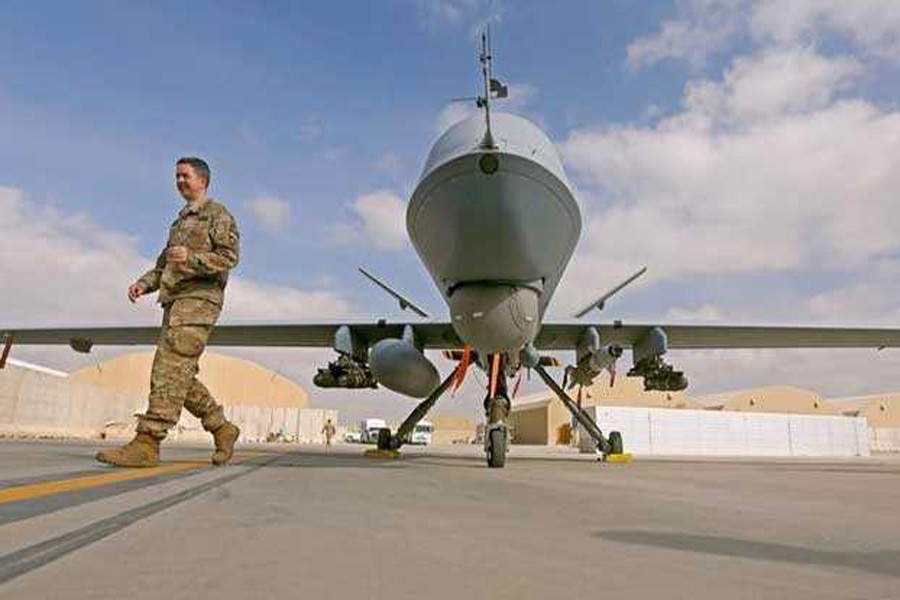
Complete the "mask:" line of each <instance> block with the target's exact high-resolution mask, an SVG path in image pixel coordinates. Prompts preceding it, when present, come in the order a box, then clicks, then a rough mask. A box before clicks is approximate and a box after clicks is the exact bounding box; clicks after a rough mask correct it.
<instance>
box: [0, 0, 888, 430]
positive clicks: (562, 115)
mask: <svg viewBox="0 0 900 600" xmlns="http://www.w3.org/2000/svg"><path fill="white" fill-rule="evenodd" d="M0 11H2V13H0V14H2V18H0V243H2V244H3V248H2V250H0V282H2V284H3V285H2V288H0V289H2V293H0V323H2V326H4V327H6V326H10V327H17V326H62V325H84V326H89V325H101V324H102V325H111V324H119V325H139V324H140V325H144V324H153V323H156V322H158V321H159V318H160V311H159V308H158V306H155V305H154V304H153V302H152V301H149V300H145V301H143V302H142V303H140V304H139V305H137V306H132V305H131V304H129V303H128V302H127V300H126V298H125V290H126V288H127V286H128V284H130V283H131V282H132V281H133V280H134V279H135V278H136V277H137V276H139V275H140V274H141V273H142V272H143V271H144V270H146V269H147V268H149V266H150V264H151V262H152V259H153V258H154V257H155V256H156V254H157V253H158V252H159V250H160V249H161V247H162V246H163V244H164V243H165V234H166V231H167V227H168V224H169V223H170V222H171V220H172V219H173V218H174V216H175V213H176V212H177V210H178V209H179V208H180V206H181V204H182V200H181V199H180V198H179V197H178V195H177V193H176V191H175V189H174V186H173V170H174V162H175V160H176V159H177V158H178V157H180V156H183V155H199V156H202V157H204V158H206V159H207V160H208V161H209V163H210V164H211V166H212V170H213V181H212V187H211V194H212V195H213V196H214V197H215V198H217V199H218V200H220V201H221V202H223V203H224V204H225V205H226V206H227V207H228V208H229V209H230V210H231V212H232V213H233V214H234V215H235V217H236V219H237V221H238V224H239V227H240V229H241V234H242V258H241V264H240V265H239V267H238V269H237V271H236V272H235V274H234V278H233V280H232V283H231V284H230V286H229V290H228V299H227V307H226V310H225V312H224V313H223V317H222V322H297V321H312V320H327V321H340V320H342V319H348V320H351V319H352V320H363V319H366V320H368V319H377V318H382V317H383V318H387V319H389V320H393V321H403V322H415V321H416V320H417V317H415V316H414V315H412V314H411V313H403V312H401V311H400V310H399V309H398V307H397V306H396V303H395V302H393V301H392V300H391V299H390V298H388V297H387V296H386V295H384V294H383V293H382V292H381V291H379V290H378V289H377V288H375V287H374V286H372V285H371V284H370V283H369V282H367V281H366V280H364V279H363V278H362V277H361V276H360V275H359V274H358V272H357V270H356V269H357V267H359V266H364V267H368V268H369V269H371V270H372V271H374V272H375V273H377V274H379V275H381V276H382V277H384V278H385V279H387V280H388V281H390V282H391V283H393V284H394V285H395V286H396V287H398V288H400V289H401V290H403V291H405V292H406V293H407V294H408V295H410V296H411V297H412V298H413V299H415V300H416V301H417V303H418V304H420V305H422V306H423V307H425V308H426V309H428V311H429V312H430V313H431V314H432V315H433V317H434V318H435V319H444V318H446V316H447V310H446V307H444V306H443V303H442V301H441V298H440V295H439V294H438V292H437V290H436V289H435V288H434V286H433V284H432V282H431V280H430V278H429V277H428V275H427V272H426V271H425V269H424V267H423V266H422V265H421V264H420V263H419V261H418V258H417V256H416V254H415V251H414V250H413V248H412V246H411V245H410V243H409V241H408V239H407V235H406V231H405V225H404V223H405V217H404V214H405V206H406V202H407V199H408V197H409V195H410V193H411V191H412V189H413V188H414V186H415V183H416V180H417V177H418V175H419V170H420V169H421V167H422V164H423V162H424V159H425V156H426V155H427V152H428V150H429V148H430V146H431V144H432V143H433V142H434V141H435V139H436V138H437V136H438V135H439V134H440V132H441V131H442V130H443V128H445V127H446V126H448V125H449V124H452V123H453V122H454V121H455V120H458V119H460V118H463V117H465V116H466V115H467V114H470V113H471V111H472V110H473V107H471V106H469V105H467V104H465V103H459V102H452V99H453V98H458V97H465V96H472V95H475V94H476V93H477V91H478V86H479V71H478V63H477V40H478V33H479V31H480V30H481V29H482V28H483V27H484V25H485V24H487V23H490V24H491V28H492V36H493V41H494V54H495V74H496V75H497V76H498V77H499V78H501V79H503V80H504V81H506V82H507V83H509V84H510V90H511V93H510V98H509V99H508V100H506V101H503V102H505V105H504V106H501V107H500V109H502V110H507V111H510V112H515V113H518V114H521V115H523V116H525V117H527V118H529V119H531V120H533V121H534V122H535V123H537V124H538V125H539V126H540V127H541V128H542V129H544V130H545V131H546V132H547V134H548V135H549V136H550V137H551V139H552V140H554V142H555V143H556V144H557V149H558V150H559V152H560V155H561V157H562V160H563V164H564V166H565V168H566V170H567V173H568V175H569V178H570V179H571V181H572V184H573V186H574V188H575V190H576V194H577V197H578V201H579V203H580V206H581V210H582V214H583V218H584V227H583V231H582V237H581V241H580V243H579V246H578V248H577V249H576V252H575V255H574V257H573V260H572V262H571V264H570V266H569V269H568V270H567V272H566V275H565V277H564V279H563V281H562V284H561V285H560V288H559V290H558V292H557V294H556V296H555V297H554V300H553V303H552V305H551V308H550V318H552V319H559V320H568V319H570V318H571V315H572V313H573V312H574V311H575V310H576V309H578V308H580V307H581V306H582V305H583V304H585V303H586V302H588V301H589V300H590V299H591V298H593V297H596V296H597V295H599V293H601V292H603V291H604V290H605V289H607V288H609V287H611V286H612V285H614V284H615V283H617V282H618V281H619V280H620V279H621V278H623V277H624V276H626V275H627V274H629V273H630V272H632V271H634V270H636V269H637V268H639V267H641V266H643V265H647V266H648V267H649V271H648V274H647V275H646V276H644V277H643V278H642V279H641V280H639V282H637V283H636V284H634V285H633V286H632V287H630V288H629V289H628V290H627V291H625V292H623V293H622V294H621V295H620V296H617V297H616V298H615V299H614V300H612V301H611V302H609V303H608V305H607V307H606V309H605V310H604V311H603V313H594V314H592V315H591V317H590V319H592V320H594V321H609V320H612V319H622V320H624V321H625V322H645V323H660V324H662V323H672V322H678V323H739V324H804V325H845V326H884V327H896V326H900V304H898V299H900V240H898V235H897V230H898V225H900V203H898V202H897V199H896V190H897V189H900V169H898V166H900V110H898V97H900V77H898V74H900V73H898V70H900V69H898V67H900V3H898V2H895V1H893V0H884V1H880V0H857V1H855V2H845V1H844V0H782V1H779V2H774V1H771V0H759V1H750V0H734V1H723V0H684V1H676V2H666V1H653V0H646V1H643V2H640V3H634V2H627V1H624V0H610V1H607V2H593V1H576V0H564V1H562V2H554V3H549V2H541V1H525V0H522V1H514V0H493V1H492V2H486V1H481V0H382V1H380V2H363V1H361V0H355V1H351V0H347V1H333V2H304V3H292V2H286V1H285V2H278V1H270V2H237V1H235V2H228V1H218V2H204V1H202V0H197V1H195V2H192V3H190V4H189V5H185V4H184V3H180V2H156V3H149V4H148V3H122V2H112V1H109V2H103V1H86V2H81V3H78V4H77V5H75V4H73V3H68V2H42V1H28V2H25V1H21V2H20V1H16V0H12V1H10V2H5V3H4V4H3V8H2V9H0ZM120 352H122V349H121V348H97V349H95V351H94V352H93V353H92V355H90V356H81V355H75V354H74V353H72V352H71V351H69V350H68V349H61V348H36V347H31V348H28V347H24V346H23V347H17V348H16V350H15V354H14V355H15V356H16V357H17V358H21V359H23V360H29V361H32V362H38V363H41V364H45V365H48V366H51V367H54V368H60V369H64V370H71V369H74V368H78V367H80V366H87V365H93V364H96V363H97V362H99V361H102V360H105V359H107V358H110V357H112V356H115V355H116V354H118V353H120ZM228 353H231V354H235V355H239V356H242V357H245V358H250V359H253V360H257V361H259V362H260V363H262V364H264V365H265V366H267V367H269V368H272V369H274V370H277V371H278V372H279V373H282V374H284V375H286V376H289V377H293V378H295V379H297V380H298V381H299V382H300V383H301V384H302V385H303V386H304V388H306V389H307V390H308V391H309V392H310V394H311V399H312V403H313V405H316V406H332V407H336V408H339V409H341V410H342V412H343V414H344V416H345V418H347V419H355V418H361V417H364V416H374V415H375V414H377V415H384V416H387V417H389V418H397V417H400V416H402V415H403V414H404V413H405V412H406V411H408V410H409V409H410V408H411V407H412V405H413V402H412V401H410V400H409V399H403V398H400V397H398V396H396V395H393V394H388V393H385V392H361V393H351V392H346V391H322V390H316V389H315V388H314V387H313V386H312V384H311V374H312V373H313V372H314V368H315V366H324V364H325V363H326V362H327V361H328V360H329V358H330V355H331V353H330V352H325V351H321V350H315V351H312V350H259V349H235V350H230V351H228ZM434 358H435V362H436V364H437V365H438V367H439V369H441V371H442V372H444V373H446V372H448V371H449V370H450V369H451V368H452V364H450V363H448V362H447V361H445V360H443V359H441V358H439V357H437V356H435V357H434ZM669 358H670V359H671V360H672V362H674V363H675V365H676V366H677V367H678V368H681V369H684V370H685V371H686V372H687V373H688V375H689V376H690V378H691V381H692V388H691V391H693V392H694V393H698V394H706V393H712V392H717V391H725V390H729V389H736V388H741V387H747V386H756V385H766V384H790V385H799V386H803V387H807V388H809V389H812V390H814V391H816V392H818V393H820V394H822V395H824V396H826V397H836V396H846V395H854V394H865V393H876V392H879V391H885V390H896V389H898V388H900V381H898V377H897V368H896V367H897V362H898V360H900V356H898V354H897V352H896V351H891V350H884V351H882V352H875V351H872V350H853V351H823V350H802V351H801V350H790V351H787V350H780V351H735V350H729V351H704V352H671V353H670V355H669ZM480 384H481V382H479V380H478V377H477V376H475V377H472V380H471V381H470V382H469V383H467V385H466V387H464V388H463V390H461V392H460V393H458V394H457V395H456V396H454V397H453V398H448V399H446V401H444V402H442V403H440V404H439V409H438V410H439V411H441V412H454V413H459V412H464V413H466V414H472V415H475V414H477V412H478V406H480V403H481V395H482V394H483V392H482V391H481V390H480V387H479V386H480ZM530 389H533V390H535V389H537V388H536V387H534V384H532V386H530Z"/></svg>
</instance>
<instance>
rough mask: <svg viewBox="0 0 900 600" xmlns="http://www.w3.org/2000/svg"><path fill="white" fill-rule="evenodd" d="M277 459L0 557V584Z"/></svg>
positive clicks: (250, 466) (249, 466)
mask: <svg viewBox="0 0 900 600" xmlns="http://www.w3.org/2000/svg"><path fill="white" fill-rule="evenodd" d="M276 458H277V457H272V458H271V459H270V460H267V461H265V462H261V463H259V464H256V465H248V467H247V468H246V469H245V470H242V471H241V472H239V473H233V474H231V475H226V476H224V477H220V478H218V479H214V480H213V481H208V482H206V483H203V484H200V485H198V486H195V487H192V488H188V489H186V490H184V491H182V492H179V493H177V494H173V495H171V496H168V497H166V498H162V499H161V500H157V501H155V502H151V503H149V504H145V505H144V506H139V507H137V508H133V509H131V510H127V511H125V512H122V513H119V514H117V515H114V516H112V517H109V518H106V519H102V520H100V521H97V522H95V523H91V524H90V525H86V526H84V527H82V528H81V529H76V530H75V531H71V532H69V533H66V534H63V535H60V536H57V537H55V538H51V539H49V540H46V541H44V542H40V543H38V544H34V545H33V546H29V547H27V548H23V549H21V550H17V551H15V552H11V553H9V554H7V555H5V556H0V585H2V584H4V583H6V582H7V581H10V580H12V579H15V578H16V577H19V576H20V575H24V574H25V573H28V572H30V571H33V570H35V569H38V568H40V567H42V566H44V565H46V564H48V563H50V562H53V561H54V560H56V559H58V558H61V557H63V556H65V555H66V554H69V553H70V552H74V551H75V550H78V549H80V548H84V547H85V546H88V545H90V544H93V543H94V542H97V541H100V540H102V539H104V538H107V537H109V536H111V535H112V534H114V533H117V532H119V531H121V530H122V529H125V528H126V527H128V526H130V525H133V524H134V523H137V522H138V521H141V520H143V519H146V518H147V517H150V516H153V515H155V514H156V513H158V512H161V511H163V510H166V509H167V508H171V507H173V506H175V505H177V504H181V503H182V502H185V501H187V500H191V499H193V498H196V497H197V496H199V495H201V494H203V493H205V492H208V491H210V490H212V489H215V488H217V487H220V486H222V485H225V484H226V483H230V482H232V481H234V480H235V479H237V478H239V477H243V476H244V475H246V474H248V473H252V472H253V471H255V470H256V469H259V468H261V467H263V466H265V465H267V464H269V463H270V462H272V461H273V460H275V459H276Z"/></svg>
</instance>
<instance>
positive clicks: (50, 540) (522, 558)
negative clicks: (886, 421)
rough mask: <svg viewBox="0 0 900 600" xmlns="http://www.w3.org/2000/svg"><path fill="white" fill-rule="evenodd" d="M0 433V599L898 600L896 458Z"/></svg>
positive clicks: (899, 489)
mask: <svg viewBox="0 0 900 600" xmlns="http://www.w3.org/2000/svg"><path fill="white" fill-rule="evenodd" d="M96 449H97V444H89V443H86V442H65V443H64V442H22V441H10V440H0V598H17V599H18V598H41V599H43V598H60V599H67V598H73V599H74V598H92V599H96V598H123V597H128V598H131V599H140V598H154V599H157V600H158V599H159V598H166V599H176V598H192V599H193V598H217V599H224V598H266V597H277V598H288V597H291V598H353V599H357V600H358V599H382V598H383V599H388V598H390V599H391V600H400V599H405V598H458V599H480V598H519V599H522V598H606V597H612V598H690V599H691V600H697V599H703V598H816V599H823V598H885V599H887V598H900V456H896V455H894V456H876V457H873V458H870V459H846V460H843V459H842V460H833V459H832V460H798V459H791V460H784V459H782V460H759V459H731V460H729V459H716V460H686V459H652V460H650V459H646V458H644V459H642V458H641V457H636V460H635V461H634V462H633V463H631V464H603V463H598V462H596V461H594V460H592V459H591V458H590V457H586V456H579V455H575V454H571V453H569V452H567V451H564V450H563V451H560V450H552V449H544V448H534V447H531V448H527V447H513V449H512V451H511V454H510V457H509V459H508V461H507V466H506V468H505V469H502V470H493V469H488V468H487V467H486V466H485V461H484V458H483V454H482V452H481V449H480V448H478V447H475V446H447V447H428V448H409V449H404V452H403V454H402V455H401V457H400V458H398V459H376V458H366V457H363V456H362V452H363V450H364V449H365V447H364V446H353V445H346V446H336V447H334V448H333V449H331V451H330V452H326V449H325V448H324V447H321V446H302V447H297V446H284V445H271V446H258V447H245V448H241V450H240V452H239V454H238V455H237V457H236V464H234V465H231V466H228V467H224V468H212V467H209V466H207V462H206V461H207V460H208V456H209V452H210V448H206V447H198V446H194V447H190V446H164V455H163V459H164V460H163V463H162V465H161V466H160V467H158V468H156V469H146V470H139V469H136V470H120V469H114V468H110V467H105V466H102V465H99V464H96V463H95V462H94V461H93V459H92V456H93V454H94V452H95V451H96Z"/></svg>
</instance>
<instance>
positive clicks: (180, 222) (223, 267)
mask: <svg viewBox="0 0 900 600" xmlns="http://www.w3.org/2000/svg"><path fill="white" fill-rule="evenodd" d="M239 245H240V234H239V233H238V230H237V224H236V223H235V222H234V217H232V216H231V214H230V213H229V212H228V211H227V210H226V209H225V207H224V206H222V205H221V204H219V203H218V202H215V201H214V200H211V199H210V200H209V201H208V202H206V203H205V204H203V205H202V206H200V207H195V206H191V205H187V206H185V207H184V208H183V209H181V212H179V213H178V218H177V219H175V221H174V222H173V223H172V226H171V227H170V228H169V241H168V243H167V244H166V247H165V248H163V251H162V252H160V254H159V258H157V259H156V265H155V266H154V267H153V268H152V269H150V270H149V271H147V272H146V273H144V275H143V276H142V277H141V278H140V279H138V280H137V283H138V284H140V285H142V286H143V287H144V289H145V290H146V292H147V293H149V292H154V291H156V290H159V303H160V304H162V305H163V306H167V305H169V304H171V303H172V301H173V300H177V299H180V298H200V299H203V300H207V301H209V302H213V303H214V304H216V305H218V306H222V302H223V301H224V298H225V285H226V284H227V283H228V271H229V270H230V269H233V268H234V267H235V265H237V263H238V253H239ZM172 246H185V247H187V249H188V259H187V262H186V263H182V264H180V265H179V264H168V262H167V261H166V250H168V249H169V248H170V247H172Z"/></svg>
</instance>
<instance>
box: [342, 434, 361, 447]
mask: <svg viewBox="0 0 900 600" xmlns="http://www.w3.org/2000/svg"><path fill="white" fill-rule="evenodd" d="M362 441H363V436H362V434H361V433H360V432H358V431H348V432H347V433H345V434H344V442H346V443H347V444H362Z"/></svg>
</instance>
